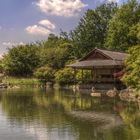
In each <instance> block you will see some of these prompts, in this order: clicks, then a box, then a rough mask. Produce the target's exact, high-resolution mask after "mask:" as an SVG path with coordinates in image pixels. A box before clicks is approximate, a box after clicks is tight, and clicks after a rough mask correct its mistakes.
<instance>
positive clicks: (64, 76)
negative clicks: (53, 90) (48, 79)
mask: <svg viewBox="0 0 140 140" xmlns="http://www.w3.org/2000/svg"><path fill="white" fill-rule="evenodd" d="M55 80H56V82H57V83H59V84H60V85H65V84H70V83H73V82H74V71H73V69H71V68H64V69H61V70H59V71H57V72H56V73H55Z"/></svg>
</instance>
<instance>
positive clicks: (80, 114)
mask: <svg viewBox="0 0 140 140" xmlns="http://www.w3.org/2000/svg"><path fill="white" fill-rule="evenodd" d="M69 115H71V116H72V117H75V118H78V119H82V120H86V121H89V122H93V123H94V124H95V125H97V128H98V127H99V128H103V129H109V128H114V127H117V126H123V125H124V122H123V120H122V118H121V117H120V116H119V115H117V114H111V113H106V112H95V111H90V112H88V111H72V112H69ZM98 124H100V126H98Z"/></svg>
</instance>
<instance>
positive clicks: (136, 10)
mask: <svg viewBox="0 0 140 140" xmlns="http://www.w3.org/2000/svg"><path fill="white" fill-rule="evenodd" d="M139 22H140V4H139V3H138V2H136V0H130V1H128V2H127V3H126V4H124V5H122V6H120V8H119V9H118V10H117V12H116V14H115V15H114V16H113V18H112V19H111V21H110V22H109V29H108V33H107V38H106V46H107V47H109V48H110V49H113V50H120V51H126V50H127V49H128V48H129V47H131V46H133V45H136V44H137V42H138V40H137V37H136V34H135V31H134V30H138V28H137V26H139V24H138V23H139Z"/></svg>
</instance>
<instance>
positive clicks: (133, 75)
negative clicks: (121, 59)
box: [122, 45, 140, 88]
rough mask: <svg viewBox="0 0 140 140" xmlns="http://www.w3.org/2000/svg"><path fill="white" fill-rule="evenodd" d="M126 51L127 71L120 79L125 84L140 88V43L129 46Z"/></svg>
mask: <svg viewBox="0 0 140 140" xmlns="http://www.w3.org/2000/svg"><path fill="white" fill-rule="evenodd" d="M128 53H129V56H128V58H127V60H126V62H125V65H126V70H127V73H126V74H125V75H124V77H123V79H122V80H123V81H124V82H125V83H126V85H127V86H131V87H134V88H140V45H138V46H134V47H131V48H130V49H129V51H128Z"/></svg>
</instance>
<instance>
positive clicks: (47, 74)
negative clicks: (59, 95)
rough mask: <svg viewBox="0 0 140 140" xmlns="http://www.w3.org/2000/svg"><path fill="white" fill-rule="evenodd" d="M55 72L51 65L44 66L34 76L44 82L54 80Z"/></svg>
mask: <svg viewBox="0 0 140 140" xmlns="http://www.w3.org/2000/svg"><path fill="white" fill-rule="evenodd" d="M54 73H55V71H54V70H53V69H52V68H51V67H48V66H43V67H40V68H38V69H37V70H36V71H35V72H34V76H35V77H36V78H38V79H40V80H41V81H42V82H52V81H53V80H54Z"/></svg>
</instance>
